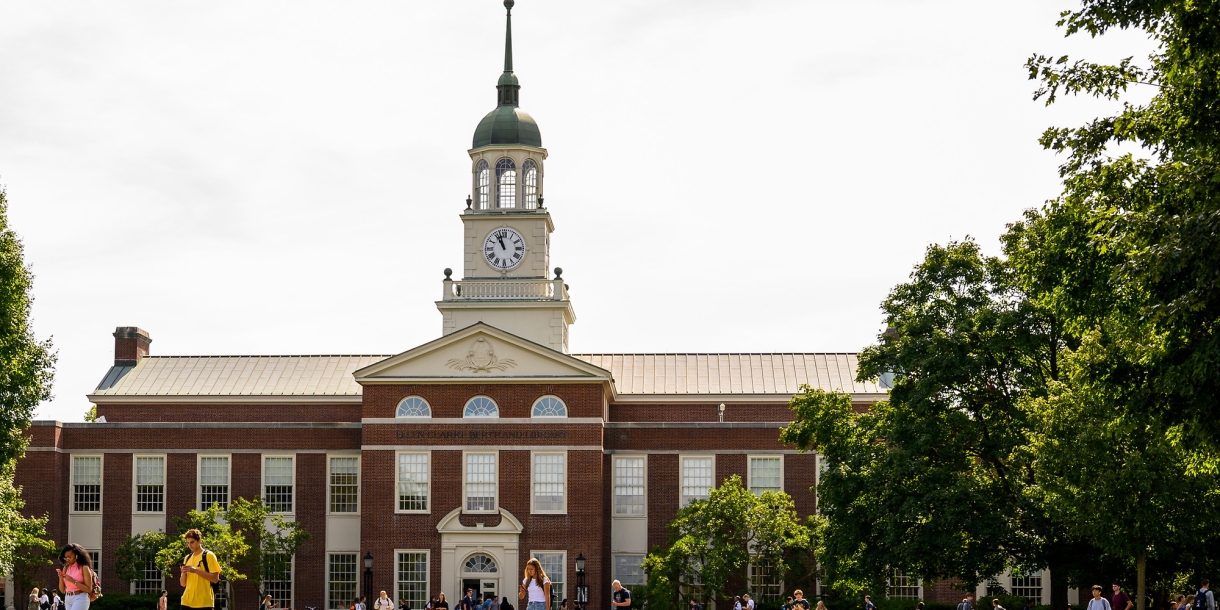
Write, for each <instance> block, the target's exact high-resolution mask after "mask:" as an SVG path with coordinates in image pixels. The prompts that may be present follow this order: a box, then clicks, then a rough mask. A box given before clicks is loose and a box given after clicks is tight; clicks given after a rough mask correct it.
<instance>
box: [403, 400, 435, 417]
mask: <svg viewBox="0 0 1220 610" xmlns="http://www.w3.org/2000/svg"><path fill="white" fill-rule="evenodd" d="M394 417H432V406H431V405H429V404H428V401H426V400H424V399H423V397H421V396H408V397H406V398H404V399H402V401H401V402H399V403H398V410H397V411H395V413H394Z"/></svg>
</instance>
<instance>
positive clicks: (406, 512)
mask: <svg viewBox="0 0 1220 610" xmlns="http://www.w3.org/2000/svg"><path fill="white" fill-rule="evenodd" d="M404 454H407V455H426V456H427V464H428V495H427V499H425V500H424V502H425V503H427V505H428V508H426V509H424V510H399V508H398V456H400V455H404ZM465 490H466V458H465V457H463V458H462V491H463V493H465ZM465 503H466V497H465V496H464V495H463V497H462V504H463V506H464V505H465ZM394 513H395V514H398V515H430V514H432V452H431V451H395V452H394ZM412 610H414V609H412Z"/></svg>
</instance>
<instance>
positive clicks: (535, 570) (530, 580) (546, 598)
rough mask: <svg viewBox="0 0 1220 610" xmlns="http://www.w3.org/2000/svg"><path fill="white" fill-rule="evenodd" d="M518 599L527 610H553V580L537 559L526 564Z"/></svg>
mask: <svg viewBox="0 0 1220 610" xmlns="http://www.w3.org/2000/svg"><path fill="white" fill-rule="evenodd" d="M517 597H518V599H521V600H523V601H525V610H551V579H549V578H547V576H546V571H545V570H543V569H542V563H541V562H539V561H538V558H537V557H530V560H529V561H527V562H525V578H523V579H521V587H520V589H518V594H517ZM616 605H617V604H616Z"/></svg>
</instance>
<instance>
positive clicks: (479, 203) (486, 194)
mask: <svg viewBox="0 0 1220 610" xmlns="http://www.w3.org/2000/svg"><path fill="white" fill-rule="evenodd" d="M474 173H475V205H474V207H475V209H479V210H486V209H487V208H489V207H491V171H490V170H489V169H488V167H487V161H479V167H478V169H476V170H475V172H474Z"/></svg>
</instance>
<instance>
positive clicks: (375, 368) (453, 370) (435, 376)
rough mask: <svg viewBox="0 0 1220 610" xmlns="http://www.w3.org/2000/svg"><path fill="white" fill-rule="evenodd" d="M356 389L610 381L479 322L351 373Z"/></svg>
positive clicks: (596, 371) (577, 362) (568, 358)
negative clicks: (476, 382) (363, 386)
mask: <svg viewBox="0 0 1220 610" xmlns="http://www.w3.org/2000/svg"><path fill="white" fill-rule="evenodd" d="M353 374H354V376H355V378H356V382H357V383H361V384H364V383H378V382H381V383H387V382H389V383H392V382H396V381H428V380H465V379H469V380H487V379H514V380H526V379H551V380H564V379H568V380H572V379H581V380H589V381H601V380H606V381H609V380H610V378H611V377H610V371H607V370H605V369H603V368H599V367H596V366H593V365H592V364H589V363H588V362H585V361H583V360H579V359H577V358H573V357H571V356H569V355H567V354H564V353H562V352H557V351H555V350H553V349H550V348H548V347H545V346H542V345H539V344H537V343H534V342H532V341H529V340H527V339H522V338H521V337H518V336H516V335H514V334H511V333H507V332H505V331H502V330H500V329H498V328H496V327H494V326H490V325H487V324H484V323H482V322H479V323H477V324H473V325H471V326H468V327H466V328H463V329H461V330H459V331H456V332H453V333H450V334H448V335H445V336H444V337H441V338H440V339H437V340H435V341H430V342H428V343H425V344H423V345H421V346H419V347H416V348H414V349H411V350H408V351H405V352H403V353H401V354H398V355H396V356H391V357H389V358H386V359H385V360H382V361H380V362H376V363H374V364H371V365H369V366H366V367H364V368H362V369H359V370H357V371H355V372H354V373H353Z"/></svg>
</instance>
